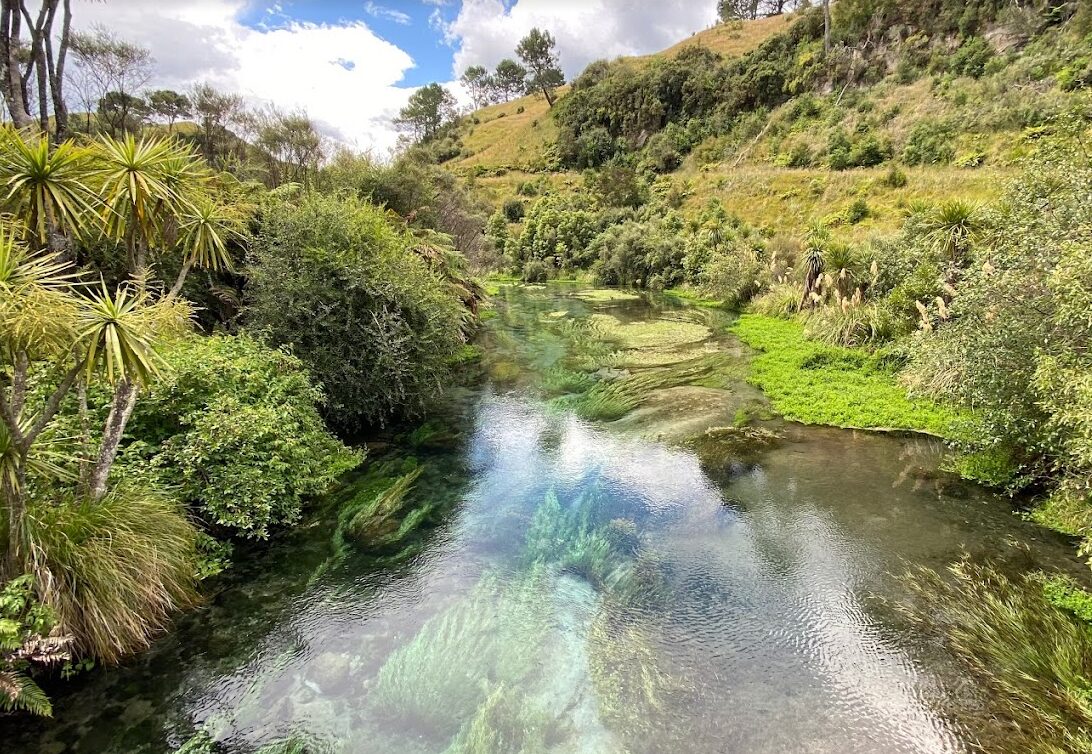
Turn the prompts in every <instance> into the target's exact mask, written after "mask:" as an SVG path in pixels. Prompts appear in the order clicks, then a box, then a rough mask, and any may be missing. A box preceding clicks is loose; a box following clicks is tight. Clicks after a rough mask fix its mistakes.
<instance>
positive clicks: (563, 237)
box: [507, 194, 600, 277]
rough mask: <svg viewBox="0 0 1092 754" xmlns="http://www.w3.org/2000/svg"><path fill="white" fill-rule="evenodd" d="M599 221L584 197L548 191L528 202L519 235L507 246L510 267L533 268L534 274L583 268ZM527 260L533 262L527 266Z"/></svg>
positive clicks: (590, 255) (548, 273)
mask: <svg viewBox="0 0 1092 754" xmlns="http://www.w3.org/2000/svg"><path fill="white" fill-rule="evenodd" d="M599 223H600V217H599V215H598V214H597V213H596V212H595V211H594V210H592V209H591V205H590V203H589V202H588V200H587V199H586V198H584V197H580V196H576V197H561V196H558V195H556V194H547V195H546V196H544V197H542V198H540V199H539V200H538V201H536V202H535V203H534V204H532V205H531V208H530V210H528V212H527V216H526V218H525V219H524V223H523V230H522V231H521V232H520V235H519V238H516V239H513V242H512V243H510V244H509V245H508V251H507V254H508V257H509V261H510V263H511V265H512V268H513V269H514V270H517V271H524V272H525V271H526V270H528V269H531V270H535V271H536V273H537V274H536V277H537V276H539V275H547V276H548V275H550V274H553V273H554V272H556V271H558V270H566V271H571V270H575V269H584V268H586V267H587V266H588V265H589V264H591V262H592V260H594V258H595V256H594V254H592V253H590V252H589V251H588V245H589V244H590V243H591V242H592V239H593V238H595V236H596V235H597V234H598V233H599V230H600V224H599ZM530 262H534V263H535V264H534V265H532V266H531V267H528V263H530Z"/></svg>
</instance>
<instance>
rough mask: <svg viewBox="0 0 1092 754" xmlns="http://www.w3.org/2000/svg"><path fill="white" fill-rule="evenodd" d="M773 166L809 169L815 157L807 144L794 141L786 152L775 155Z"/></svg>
mask: <svg viewBox="0 0 1092 754" xmlns="http://www.w3.org/2000/svg"><path fill="white" fill-rule="evenodd" d="M774 164H776V165H777V166H778V167H783V168H810V167H812V166H814V164H815V156H814V155H813V154H812V152H811V147H810V146H808V144H807V142H804V141H794V142H792V143H791V144H790V145H789V148H788V151H784V152H781V153H779V154H778V155H777V157H776V158H775V160H774Z"/></svg>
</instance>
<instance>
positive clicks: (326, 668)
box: [307, 652, 351, 695]
mask: <svg viewBox="0 0 1092 754" xmlns="http://www.w3.org/2000/svg"><path fill="white" fill-rule="evenodd" d="M350 659H351V658H350V657H349V656H348V655H343V654H339V653H337V652H323V653H322V654H320V655H319V656H318V657H316V658H315V659H314V660H312V661H311V664H310V665H309V667H308V668H307V675H308V677H309V680H312V681H314V682H315V684H316V685H317V686H318V688H319V691H320V693H322V694H335V695H336V694H340V693H341V692H342V691H344V690H345V688H346V687H347V686H348V684H349V676H350V672H351V671H350V667H349V661H350Z"/></svg>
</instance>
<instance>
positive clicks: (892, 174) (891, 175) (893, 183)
mask: <svg viewBox="0 0 1092 754" xmlns="http://www.w3.org/2000/svg"><path fill="white" fill-rule="evenodd" d="M909 182H910V179H909V178H907V177H906V173H905V172H903V171H902V170H900V169H899V167H898V165H892V166H891V169H890V170H888V171H887V174H886V175H885V176H884V177H883V185H884V186H887V187H888V188H893V189H900V188H905V187H906V184H908V183H909Z"/></svg>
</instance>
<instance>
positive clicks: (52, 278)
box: [0, 223, 76, 360]
mask: <svg viewBox="0 0 1092 754" xmlns="http://www.w3.org/2000/svg"><path fill="white" fill-rule="evenodd" d="M18 235H19V231H18V229H17V226H13V225H9V224H3V223H0V345H2V347H3V349H4V351H5V352H6V358H8V359H11V360H14V358H15V357H14V354H15V353H16V352H18V351H25V352H27V353H28V356H29V357H30V358H39V357H42V356H46V355H49V354H53V353H56V352H57V351H60V350H63V349H64V348H65V347H66V346H67V344H68V343H69V342H70V341H71V335H72V327H71V322H72V320H73V318H74V316H75V313H76V301H75V299H74V298H73V296H72V295H71V292H70V286H71V284H72V282H73V281H74V278H75V275H74V273H73V272H72V271H71V268H70V267H69V266H68V265H67V264H65V263H63V262H59V261H57V260H56V258H55V257H52V256H47V255H44V254H31V253H30V252H29V251H28V250H27V247H26V246H25V245H24V244H23V243H20V242H19V241H18V239H17V236H18Z"/></svg>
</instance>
